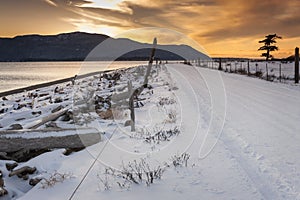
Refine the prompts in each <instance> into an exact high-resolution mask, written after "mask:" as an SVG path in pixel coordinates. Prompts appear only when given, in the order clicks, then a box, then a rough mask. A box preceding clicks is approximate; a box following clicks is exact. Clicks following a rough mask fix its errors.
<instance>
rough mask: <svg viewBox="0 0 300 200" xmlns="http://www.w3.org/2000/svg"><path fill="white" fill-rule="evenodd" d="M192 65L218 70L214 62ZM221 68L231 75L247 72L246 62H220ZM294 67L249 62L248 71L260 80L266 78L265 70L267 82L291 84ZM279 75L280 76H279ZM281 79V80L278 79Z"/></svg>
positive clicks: (287, 64) (274, 62)
mask: <svg viewBox="0 0 300 200" xmlns="http://www.w3.org/2000/svg"><path fill="white" fill-rule="evenodd" d="M193 65H195V66H199V65H200V66H202V67H208V68H213V69H218V67H219V62H215V61H200V62H199V61H194V62H193ZM221 65H222V68H223V70H224V71H226V72H232V73H237V72H238V73H240V72H244V73H247V70H248V61H224V60H222V64H221ZM294 66H295V62H283V61H268V62H263V61H259V62H258V61H255V60H250V61H249V70H250V73H251V74H252V75H254V74H255V73H256V72H260V73H261V78H266V76H267V70H268V77H269V80H271V81H275V82H279V81H281V82H283V83H289V82H292V80H293V79H294V73H295V72H294ZM280 73H281V74H280ZM279 77H280V78H281V80H280V79H279Z"/></svg>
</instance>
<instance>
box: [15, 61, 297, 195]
mask: <svg viewBox="0 0 300 200" xmlns="http://www.w3.org/2000/svg"><path fill="white" fill-rule="evenodd" d="M167 69H168V71H169V73H170V75H171V79H172V81H171V82H172V83H169V85H172V87H174V88H178V89H174V90H172V92H171V93H167V92H166V91H165V90H163V87H157V88H155V89H154V91H155V93H154V98H158V97H160V96H164V95H168V96H172V97H173V98H174V99H176V102H177V105H176V106H175V108H176V110H177V113H178V116H179V119H178V121H177V122H176V123H175V124H176V125H178V127H179V128H180V131H181V132H180V134H179V135H178V136H176V137H175V138H172V139H171V141H170V142H166V143H163V142H162V143H161V144H156V145H150V147H151V148H150V149H149V145H147V144H144V143H143V142H141V141H140V140H134V137H128V136H127V135H124V134H123V135H122V133H121V132H122V131H126V128H125V129H124V128H120V126H119V127H118V126H111V127H108V128H107V129H106V132H107V134H108V135H107V138H106V139H105V140H104V141H103V142H101V143H99V144H96V145H94V146H91V147H88V148H87V150H84V151H81V152H78V153H75V154H72V155H71V156H69V157H66V156H63V155H61V150H57V151H54V152H50V153H47V154H44V155H42V156H39V157H37V158H35V159H32V160H31V161H29V162H28V163H27V164H29V165H33V166H34V165H37V166H38V167H37V168H39V169H45V170H47V169H48V170H47V171H51V169H52V170H53V169H56V170H57V171H58V172H60V173H71V174H72V178H69V179H67V180H65V181H64V182H63V183H57V184H55V185H54V186H53V187H50V188H47V189H43V188H41V187H40V185H37V186H36V187H34V188H33V189H31V190H30V191H29V192H28V193H26V194H25V195H24V196H22V197H21V198H20V199H22V200H25V199H26V200H27V199H40V198H41V197H42V198H43V199H44V200H46V199H124V200H127V199H167V198H170V199H300V189H299V188H300V171H299V166H300V154H299V152H300V145H299V144H300V136H299V134H298V132H299V130H300V123H299V121H300V106H297V105H298V104H299V102H300V88H299V86H291V85H282V84H278V83H271V82H266V81H263V80H259V79H256V78H249V77H246V76H240V75H235V74H228V73H223V72H221V73H220V72H218V71H215V70H209V69H204V68H195V67H192V66H187V65H181V64H170V65H167ZM163 78H165V80H168V78H167V77H163ZM156 92H157V93H156ZM173 95H174V96H173ZM143 109H144V110H143ZM145 113H146V115H145ZM161 118H162V117H161V116H160V110H159V109H157V108H155V107H153V105H152V104H151V103H149V104H147V105H145V107H144V108H142V109H141V110H140V113H139V112H138V113H137V120H139V121H138V125H140V126H141V127H142V125H143V124H146V125H149V124H150V125H149V126H152V127H153V124H155V123H157V122H158V121H159V120H160V119H161ZM168 126H173V125H170V124H169V125H168ZM124 150H126V151H124ZM183 152H187V153H188V154H190V155H191V157H190V160H189V161H188V166H187V167H183V166H182V167H166V168H165V172H164V174H163V176H162V179H161V180H155V181H154V184H152V185H151V186H149V187H148V186H145V184H139V185H135V184H132V185H130V186H129V187H127V188H119V187H117V186H116V185H113V184H115V182H116V181H118V180H119V179H117V178H116V177H111V176H109V177H108V179H109V180H108V183H109V184H111V185H112V186H111V189H110V190H105V189H104V187H103V183H102V182H101V181H100V180H99V178H98V177H97V176H100V177H101V178H102V179H104V178H105V174H104V173H103V170H104V168H105V166H107V165H108V166H112V167H114V168H117V167H118V166H121V165H122V163H125V164H126V163H128V162H129V161H132V160H134V159H136V160H138V159H140V158H146V159H147V161H148V162H149V163H150V165H151V166H157V165H163V162H169V163H170V160H169V158H170V157H171V156H173V155H174V154H181V153H183ZM96 157H97V162H96V163H95V165H94V166H93V167H92V168H91V171H90V172H89V173H88V174H87V176H86V177H85V179H84V180H83V181H82V183H81V184H80V182H81V180H82V179H83V177H84V176H85V175H86V172H87V171H88V169H89V167H90V166H91V165H92V163H93V162H94V160H95V158H96ZM47 159H48V162H47ZM50 163H51V166H49V165H50ZM79 184H80V186H79V187H78V189H77V190H76V192H75V193H74V195H73V196H72V193H73V192H74V191H75V189H76V187H77V186H78V185H79ZM71 196H72V198H70V197H71Z"/></svg>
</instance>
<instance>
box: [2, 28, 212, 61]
mask: <svg viewBox="0 0 300 200" xmlns="http://www.w3.org/2000/svg"><path fill="white" fill-rule="evenodd" d="M151 48H152V44H147V43H140V42H137V41H133V40H130V39H126V38H112V37H109V36H107V35H103V34H91V33H84V32H72V33H62V34H58V35H24V36H16V37H14V38H0V61H1V62H20V61H83V60H147V59H148V58H149V55H150V50H151ZM155 58H157V59H160V60H190V59H199V58H208V57H207V56H206V55H205V54H203V53H201V52H199V51H197V50H195V49H194V48H192V47H190V46H187V45H157V50H156V54H155Z"/></svg>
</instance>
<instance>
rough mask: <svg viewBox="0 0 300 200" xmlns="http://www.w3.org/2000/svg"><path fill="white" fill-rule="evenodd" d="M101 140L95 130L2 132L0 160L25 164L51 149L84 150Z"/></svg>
mask: <svg viewBox="0 0 300 200" xmlns="http://www.w3.org/2000/svg"><path fill="white" fill-rule="evenodd" d="M65 133H67V135H66V134H65ZM16 134H18V137H17V136H16ZM22 134H26V137H22ZM19 135H20V136H19ZM34 135H39V136H40V137H36V136H35V137H32V136H34ZM100 140H101V134H100V132H99V131H98V130H97V129H94V128H79V129H43V130H7V131H0V152H2V154H3V156H0V158H1V159H6V160H14V161H16V162H25V161H27V160H29V159H31V158H33V157H36V156H38V155H40V154H42V153H45V152H49V151H51V149H56V148H65V149H83V148H85V147H87V146H91V145H93V144H96V143H98V142H100ZM2 154H1V155H2Z"/></svg>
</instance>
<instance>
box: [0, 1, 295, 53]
mask: <svg viewBox="0 0 300 200" xmlns="http://www.w3.org/2000/svg"><path fill="white" fill-rule="evenodd" d="M0 25H1V26H0V27H1V29H0V36H1V37H13V36H16V35H24V34H47V35H49V34H57V33H63V32H72V31H84V32H91V33H102V34H106V35H109V36H116V35H118V34H120V33H122V32H123V31H128V30H131V29H135V28H143V27H161V28H167V29H171V30H174V31H178V32H181V33H183V34H184V35H186V36H187V37H189V38H191V39H193V40H195V41H196V42H197V43H199V44H200V45H202V46H203V47H204V48H205V49H206V50H207V52H208V53H209V55H211V56H222V57H259V55H260V53H261V52H258V51H257V49H258V48H259V46H260V44H258V41H259V40H260V39H263V37H264V36H265V35H267V34H272V33H277V34H278V35H280V36H282V37H283V39H282V40H278V46H279V49H280V50H279V51H278V52H276V53H273V55H274V56H275V57H277V58H281V57H287V56H289V55H292V54H293V52H294V48H295V47H296V46H300V1H299V0H286V1H283V0H173V1H171V0H139V1H133V0H124V1H123V0H73V1H70V0H2V1H1V5H0ZM133 39H136V38H133ZM139 39H140V40H143V41H146V42H148V38H146V37H145V38H139ZM169 39H170V38H169ZM172 39H173V40H174V41H177V42H178V43H179V42H180V40H176V38H172ZM159 42H161V43H163V42H169V41H167V39H166V41H161V40H160V41H159Z"/></svg>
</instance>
